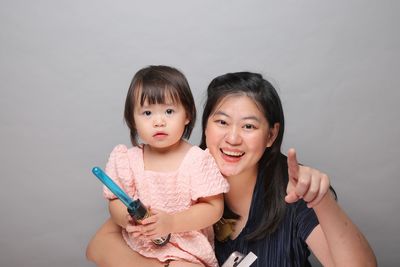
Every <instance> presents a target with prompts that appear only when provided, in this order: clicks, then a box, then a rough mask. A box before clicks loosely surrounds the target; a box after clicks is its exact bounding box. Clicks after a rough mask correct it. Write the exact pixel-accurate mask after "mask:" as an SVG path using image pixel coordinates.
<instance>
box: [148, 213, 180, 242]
mask: <svg viewBox="0 0 400 267" xmlns="http://www.w3.org/2000/svg"><path fill="white" fill-rule="evenodd" d="M151 214H152V215H151V216H150V217H148V218H146V219H144V220H143V221H141V224H142V227H141V231H142V234H143V235H145V236H146V237H148V238H150V239H156V238H160V237H164V236H167V235H168V234H170V233H171V232H173V225H174V223H173V215H171V214H168V213H166V212H163V211H159V210H153V209H152V210H151Z"/></svg>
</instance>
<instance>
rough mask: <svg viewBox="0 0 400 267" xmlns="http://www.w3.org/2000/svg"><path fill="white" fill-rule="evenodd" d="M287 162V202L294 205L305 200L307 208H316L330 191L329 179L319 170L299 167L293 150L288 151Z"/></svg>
mask: <svg viewBox="0 0 400 267" xmlns="http://www.w3.org/2000/svg"><path fill="white" fill-rule="evenodd" d="M287 161H288V173H289V182H288V185H287V188H286V193H287V195H286V197H285V201H286V202H287V203H294V202H296V201H297V200H299V199H303V200H304V201H305V202H307V207H309V208H312V207H314V206H316V205H317V204H318V203H319V202H320V201H321V200H322V198H323V197H324V196H325V195H326V193H327V192H328V190H329V184H330V182H329V177H328V176H327V175H326V174H325V173H322V172H320V171H319V170H316V169H313V168H310V167H306V166H301V165H299V163H298V162H297V158H296V151H295V150H294V149H293V148H291V149H289V151H288V155H287Z"/></svg>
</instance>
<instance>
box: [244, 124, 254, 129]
mask: <svg viewBox="0 0 400 267" xmlns="http://www.w3.org/2000/svg"><path fill="white" fill-rule="evenodd" d="M243 128H244V129H246V130H251V129H255V128H256V127H255V126H254V125H253V124H245V125H244V126H243Z"/></svg>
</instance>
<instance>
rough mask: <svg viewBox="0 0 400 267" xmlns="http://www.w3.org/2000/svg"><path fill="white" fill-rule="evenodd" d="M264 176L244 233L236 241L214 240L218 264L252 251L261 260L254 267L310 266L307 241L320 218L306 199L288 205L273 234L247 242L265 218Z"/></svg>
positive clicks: (252, 266) (256, 190)
mask: <svg viewBox="0 0 400 267" xmlns="http://www.w3.org/2000/svg"><path fill="white" fill-rule="evenodd" d="M262 176H263V175H259V176H258V177H257V182H256V186H255V189H254V193H253V199H252V201H251V208H250V213H249V219H248V221H247V223H246V225H245V227H244V228H243V230H242V232H241V233H240V234H239V236H238V237H237V238H236V239H234V240H231V239H228V240H227V241H225V242H219V241H217V240H216V241H215V253H216V255H217V259H218V262H219V264H220V265H222V263H224V262H225V260H226V259H227V258H228V257H229V255H230V254H231V253H232V252H234V251H238V252H240V253H242V254H245V255H246V254H247V253H248V252H250V251H251V252H253V253H254V254H256V255H257V257H258V258H257V260H256V261H255V262H254V263H253V264H252V265H251V267H267V266H273V267H276V266H279V267H280V266H285V267H286V266H287V267H289V266H290V267H291V266H304V267H306V266H311V264H310V262H309V261H308V256H309V255H310V251H309V249H308V247H307V244H306V243H305V240H306V239H307V237H308V235H309V234H310V233H311V232H312V230H313V229H314V228H315V227H316V226H317V225H318V219H317V217H316V215H315V212H314V210H313V209H309V208H307V206H306V204H305V202H304V201H303V200H299V201H297V202H296V203H293V204H287V205H286V213H285V216H284V219H283V220H282V222H281V225H280V226H279V227H278V229H277V230H276V231H275V232H274V233H273V234H271V235H269V236H267V237H265V238H264V239H261V240H256V241H247V240H246V239H245V236H246V235H247V234H249V233H251V232H253V231H254V230H255V229H256V228H257V224H258V223H259V222H260V219H261V215H262V212H260V211H262V210H264V209H263V207H264V203H263V197H262V196H263V195H264V191H265V189H264V179H263V178H264V177H262ZM286 176H287V174H286Z"/></svg>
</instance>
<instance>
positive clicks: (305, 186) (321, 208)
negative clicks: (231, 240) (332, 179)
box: [286, 149, 377, 266]
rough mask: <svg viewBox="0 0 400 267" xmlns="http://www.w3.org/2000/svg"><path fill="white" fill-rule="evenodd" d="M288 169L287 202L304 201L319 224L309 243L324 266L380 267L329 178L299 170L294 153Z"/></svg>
mask: <svg viewBox="0 0 400 267" xmlns="http://www.w3.org/2000/svg"><path fill="white" fill-rule="evenodd" d="M288 168H289V169H288V172H289V184H288V195H287V196H286V201H287V202H289V203H292V202H295V201H297V200H298V199H300V198H302V199H304V201H306V202H308V207H309V208H311V207H312V208H313V209H314V211H315V213H316V215H317V218H318V221H319V225H318V226H317V227H315V228H314V230H313V231H312V232H311V233H310V235H309V236H308V238H307V240H306V243H307V245H308V246H309V247H310V249H311V250H312V251H313V253H314V255H315V256H316V257H317V258H318V260H320V261H321V263H322V264H323V265H324V266H376V265H377V262H376V258H375V255H374V253H373V251H372V249H371V247H370V246H369V244H368V241H367V240H366V239H365V237H364V236H363V234H362V233H361V231H360V230H359V229H358V228H357V226H356V225H355V224H354V223H353V222H352V221H351V220H350V218H349V217H348V216H347V215H346V213H345V212H344V211H343V210H342V209H341V208H340V206H339V205H338V203H337V202H336V200H335V197H334V196H333V194H332V193H331V192H330V191H329V190H328V188H329V177H328V176H327V175H326V174H324V173H321V172H320V171H318V170H316V169H313V168H309V167H304V166H299V164H298V162H297V159H296V151H295V150H294V149H290V150H289V152H288Z"/></svg>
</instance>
